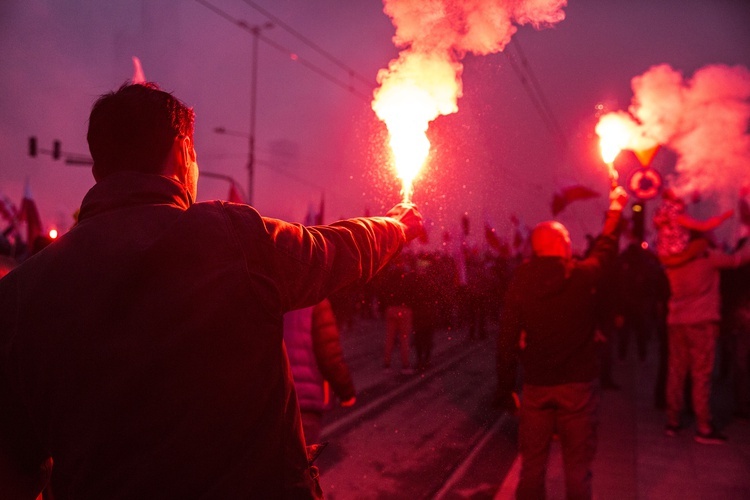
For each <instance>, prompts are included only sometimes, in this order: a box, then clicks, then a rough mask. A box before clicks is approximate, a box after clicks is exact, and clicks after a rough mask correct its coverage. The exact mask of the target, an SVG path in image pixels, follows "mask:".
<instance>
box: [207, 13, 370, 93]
mask: <svg viewBox="0 0 750 500" xmlns="http://www.w3.org/2000/svg"><path fill="white" fill-rule="evenodd" d="M195 1H196V2H198V3H199V4H201V5H203V6H204V7H206V8H207V9H209V10H211V11H212V12H214V13H215V14H217V15H218V16H220V17H221V18H223V19H224V20H226V21H228V22H230V23H232V24H234V25H235V26H237V27H239V28H240V29H242V30H244V31H247V32H248V33H250V34H251V35H253V36H257V37H258V38H259V39H261V40H263V41H264V42H265V43H267V44H268V45H269V46H271V47H273V48H274V49H276V50H278V51H279V52H282V53H284V54H286V55H287V56H288V57H289V58H290V59H291V60H292V61H294V62H297V63H299V64H301V65H302V66H304V67H306V68H307V69H309V70H311V71H313V72H314V73H317V74H318V75H320V76H322V77H323V78H325V79H327V80H328V81H330V82H331V83H333V84H335V85H338V86H339V87H341V88H343V89H344V90H346V91H347V92H349V93H351V94H353V95H355V96H356V97H358V98H360V99H362V100H363V101H365V102H367V103H369V102H370V101H371V100H372V97H371V96H368V95H366V94H363V93H361V92H358V91H357V90H356V89H355V88H354V86H352V85H351V84H350V83H346V82H344V81H343V80H341V79H340V78H338V77H336V76H334V75H332V74H331V73H329V72H328V71H326V70H324V69H322V68H320V67H319V66H316V65H315V64H313V63H312V62H310V61H308V60H306V59H304V58H302V57H300V56H299V54H297V53H295V52H294V51H293V50H291V49H289V48H287V47H285V46H283V45H281V44H280V43H277V42H275V41H273V40H271V39H270V38H268V37H267V36H265V35H263V34H261V33H256V32H255V31H254V30H253V27H252V26H249V25H248V24H247V23H246V22H245V21H240V20H238V19H236V18H234V17H232V16H231V15H230V14H228V13H227V12H225V11H223V10H222V9H220V8H218V7H216V6H215V5H212V4H211V3H209V2H207V1H205V0H195ZM282 27H284V26H282ZM285 29H287V28H285ZM321 50H322V49H321ZM341 64H343V63H341ZM347 70H348V71H349V72H350V75H352V73H351V71H353V70H350V69H349V68H347ZM367 83H368V84H371V82H367Z"/></svg>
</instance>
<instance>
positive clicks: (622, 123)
mask: <svg viewBox="0 0 750 500" xmlns="http://www.w3.org/2000/svg"><path fill="white" fill-rule="evenodd" d="M596 134H597V135H598V136H599V149H600V150H601V153H602V160H604V163H606V164H607V168H609V180H610V182H611V183H612V187H615V186H617V178H618V176H619V175H618V173H617V170H616V169H615V165H614V163H615V158H617V155H618V154H620V151H622V150H623V149H625V147H626V146H627V145H628V144H629V142H630V139H631V137H632V135H633V130H632V127H631V126H630V122H629V121H628V119H627V118H626V117H624V116H622V115H621V114H620V113H608V114H606V115H604V116H602V117H601V119H600V120H599V123H597V125H596Z"/></svg>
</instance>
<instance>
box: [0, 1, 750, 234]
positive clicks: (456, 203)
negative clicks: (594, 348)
mask: <svg viewBox="0 0 750 500" xmlns="http://www.w3.org/2000/svg"><path fill="white" fill-rule="evenodd" d="M207 4H208V5H207ZM253 6H257V7H260V9H263V10H266V11H267V12H269V13H270V14H272V15H273V16H274V17H275V18H277V19H278V20H281V21H283V23H284V26H282V25H279V24H278V23H275V24H276V25H275V26H274V27H272V28H263V29H262V34H261V39H260V40H259V45H258V59H257V64H258V79H257V87H256V89H257V106H256V115H255V118H256V157H257V166H256V176H255V190H254V191H255V192H254V205H255V206H256V207H257V208H258V209H259V211H260V212H261V213H262V214H264V215H268V216H273V217H280V218H285V219H290V220H296V221H302V220H303V219H304V216H305V213H306V212H307V210H308V207H309V206H310V205H311V204H312V205H315V206H316V207H317V206H318V204H319V203H320V200H321V197H324V198H325V221H326V222H331V221H333V220H335V219H337V218H340V217H351V216H358V215H363V214H365V213H366V212H368V211H369V213H370V214H372V215H377V214H381V213H383V212H384V211H385V210H387V209H388V208H390V207H391V206H392V205H393V204H395V203H396V202H398V201H399V192H398V191H399V185H398V184H397V182H396V181H395V178H394V176H393V174H392V172H390V171H389V170H388V168H387V149H386V142H385V141H386V136H385V134H386V130H385V127H384V125H383V124H382V123H381V122H380V121H379V120H378V119H377V118H376V116H375V114H374V112H373V111H372V109H371V107H370V100H371V96H372V92H373V90H374V89H375V88H376V87H377V85H378V84H377V82H376V80H375V77H376V74H377V72H378V70H379V69H381V68H384V67H386V66H387V65H388V62H389V61H390V60H391V59H393V58H394V57H396V56H397V55H398V49H397V48H396V47H395V46H394V45H393V42H392V40H391V38H392V36H393V34H394V27H393V25H392V24H391V20H390V19H389V17H388V16H387V15H385V14H384V13H383V5H382V4H381V2H379V1H378V0H352V1H344V0H314V1H310V0H253V1H252V2H250V1H242V0H205V1H200V2H199V1H196V0H158V1H137V0H132V1H128V2H123V1H121V2H102V1H99V0H65V1H63V0H4V1H2V2H0V67H2V78H1V79H0V117H1V118H2V119H1V120H0V164H1V166H0V195H4V196H6V197H8V198H9V199H10V200H11V201H13V202H14V203H16V204H17V205H18V204H20V200H21V197H22V195H23V192H24V185H25V183H26V181H27V180H28V183H29V185H30V189H31V193H32V195H33V198H34V200H35V201H36V203H37V204H38V206H39V209H40V212H41V216H42V221H43V223H44V225H45V228H47V229H48V228H51V227H56V228H59V229H61V230H65V229H66V228H68V227H69V226H70V224H71V223H72V213H73V212H74V211H75V209H76V208H77V206H78V205H79V203H80V200H81V199H82V197H83V196H84V194H85V193H86V191H87V190H88V189H89V188H90V187H91V185H92V184H93V177H92V175H91V173H90V169H88V168H84V167H76V166H70V165H66V164H65V162H64V161H62V160H59V161H54V160H53V159H52V158H51V157H50V156H48V155H44V154H40V155H39V156H38V157H36V158H31V157H29V155H28V153H27V141H28V137H29V136H36V137H38V141H39V147H40V148H41V149H51V147H52V141H53V140H60V141H61V144H62V150H63V157H69V156H70V155H76V156H77V155H83V156H86V155H87V153H88V149H87V145H86V139H85V135H86V127H87V118H88V114H89V111H90V108H91V105H92V103H93V101H94V100H95V99H96V98H97V96H98V95H100V94H102V93H105V92H108V91H110V90H114V89H116V88H117V87H119V86H120V85H121V84H122V83H124V82H125V81H126V80H128V79H129V78H131V77H132V75H133V65H132V61H131V57H132V56H137V57H139V58H140V60H141V62H142V65H143V70H144V72H145V75H146V78H147V79H148V80H151V81H156V82H158V83H159V84H160V85H161V86H162V87H163V88H164V89H165V90H168V91H172V92H174V93H175V95H176V96H178V97H179V98H181V99H182V100H183V101H185V102H186V103H187V104H188V105H190V106H193V107H194V109H195V111H196V114H197V120H196V138H195V139H196V145H197V150H198V161H199V165H200V167H201V169H202V170H203V171H207V172H215V173H220V174H224V175H228V176H231V177H233V178H235V179H236V180H237V181H238V182H239V183H240V185H241V186H242V187H243V189H247V187H246V186H247V170H246V164H247V157H248V140H247V134H248V132H249V130H250V121H251V113H250V109H251V106H250V94H251V92H250V89H251V67H252V64H251V63H252V45H253V36H252V34H251V33H250V32H249V31H248V29H243V28H242V27H240V26H238V25H237V23H238V22H242V23H244V26H246V27H252V26H263V25H264V23H267V22H269V19H268V18H267V17H265V16H264V15H263V14H262V13H261V12H259V9H257V8H254V7H253ZM564 11H565V13H566V18H565V19H564V20H563V21H561V22H559V23H557V24H555V25H554V26H552V27H548V28H543V29H540V30H537V29H534V28H533V27H530V26H523V27H521V28H520V29H519V31H518V32H517V33H516V34H515V36H514V38H513V42H512V43H511V44H510V45H509V46H508V47H506V49H505V51H504V52H503V53H498V54H492V55H487V56H478V55H467V56H466V57H465V58H464V59H463V64H464V69H463V73H462V80H463V96H462V97H461V98H460V99H459V101H458V107H459V111H458V112H457V113H455V114H452V115H449V116H443V117H440V118H438V119H437V120H435V121H434V122H433V123H432V124H431V126H430V129H429V132H428V135H429V137H430V138H431V140H432V143H433V149H432V153H431V158H430V162H429V164H428V166H427V167H426V169H425V171H424V172H423V175H422V177H421V178H419V179H418V180H417V181H416V185H415V194H414V201H415V203H417V205H418V206H419V207H420V209H421V210H422V212H423V214H424V215H425V217H427V219H428V220H429V228H430V238H431V242H432V244H434V245H437V244H438V243H439V241H440V240H441V234H442V233H443V232H444V231H451V232H453V233H454V234H455V233H456V232H457V231H458V229H457V227H458V225H459V222H460V217H461V215H462V214H464V213H466V214H468V216H469V218H470V220H471V221H472V236H473V237H474V238H475V239H477V240H479V239H481V235H480V233H479V228H480V226H481V225H482V224H483V223H484V221H485V220H487V221H489V222H490V223H491V224H492V225H493V226H495V227H496V228H497V229H498V231H499V232H500V234H501V235H505V234H506V232H508V231H510V222H509V218H510V216H511V214H516V215H517V216H518V217H519V218H520V219H521V220H522V222H523V223H525V224H528V225H530V226H533V225H534V224H535V223H537V222H539V221H541V220H543V219H548V218H551V213H550V208H549V207H550V201H551V199H552V196H553V193H554V192H555V191H556V190H559V189H561V188H563V187H565V186H567V185H571V184H582V185H585V186H587V187H590V188H592V189H595V190H597V191H600V192H602V194H604V193H605V191H606V189H607V173H606V168H605V166H604V165H603V164H602V162H601V160H600V158H599V154H598V147H597V137H596V134H595V133H594V127H595V125H596V123H597V119H598V115H599V114H601V113H602V112H606V111H614V110H620V109H627V108H628V106H629V104H630V102H631V98H632V95H633V90H632V88H631V80H632V79H633V77H636V76H638V75H641V74H643V73H644V72H646V71H647V70H649V68H651V67H652V66H654V65H659V64H668V65H669V66H671V67H672V68H674V69H676V70H678V71H680V72H682V74H683V75H684V77H685V78H686V79H687V78H689V77H690V76H691V75H692V74H693V73H694V72H695V71H697V70H699V69H700V68H702V67H704V66H706V65H710V64H724V65H729V66H735V65H741V66H744V67H746V68H748V67H750V28H749V26H750V2H747V1H742V0H659V1H654V0H630V1H627V2H623V1H621V0H570V1H569V5H568V6H567V7H565V9H564ZM286 27H288V28H292V29H293V30H294V31H295V32H296V33H297V34H298V35H301V36H303V37H304V38H306V39H307V40H308V41H310V42H312V43H314V44H315V45H316V46H317V47H318V48H320V49H322V50H323V51H324V52H325V53H326V54H327V55H328V56H330V58H333V59H335V60H336V61H337V62H332V61H331V60H329V59H330V58H326V57H324V56H323V55H322V54H320V53H319V51H315V50H313V49H312V48H310V47H309V46H308V45H306V44H305V43H303V41H301V40H300V38H299V37H298V36H294V35H293V34H291V33H290V32H289V31H288V30H287V29H286ZM267 40H268V41H267ZM269 41H270V42H271V43H269ZM519 49H520V51H519ZM292 54H294V56H293V55H292ZM509 56H510V57H509ZM514 66H515V68H518V69H520V70H522V71H521V72H520V73H519V72H517V71H516V70H514ZM539 91H541V93H539ZM542 113H544V114H542ZM216 127H224V128H225V129H226V130H229V131H235V132H237V135H230V134H218V133H216V132H215V131H214V129H215V128H216ZM634 162H636V160H635V158H634V157H633V156H632V154H630V153H628V152H624V153H623V154H621V157H620V158H618V163H617V165H618V168H620V169H622V172H621V174H622V175H625V174H626V173H627V170H628V169H630V168H632V167H633V165H635V163H634ZM674 162H675V155H674V154H673V153H671V152H670V151H668V150H665V151H661V152H660V153H659V154H658V155H657V157H656V159H655V163H654V166H655V168H657V169H660V170H661V171H663V173H665V174H666V173H668V172H669V171H671V169H673V168H674ZM748 171H750V166H749V167H748ZM749 175H750V174H749ZM748 181H750V179H748V178H745V179H738V182H737V185H738V186H739V185H740V184H741V183H742V182H748ZM228 190H229V185H228V184H227V182H225V181H223V180H218V179H212V178H208V177H206V176H204V177H202V178H201V181H200V183H199V199H200V200H206V199H215V198H226V197H227V194H228ZM704 205H705V206H704V207H697V208H696V210H697V212H698V215H700V212H701V211H702V210H703V211H706V212H710V211H711V210H713V208H714V207H712V206H710V200H709V201H706V202H704ZM654 207H655V202H649V204H647V210H651V209H652V208H654ZM605 208H606V202H605V198H604V196H602V197H601V198H598V199H593V200H590V201H582V202H577V203H576V204H574V205H572V206H570V207H568V208H567V209H566V210H565V211H564V212H563V213H562V214H560V216H559V220H560V221H561V222H563V223H564V224H566V225H567V226H569V228H570V229H571V232H572V235H573V238H574V244H575V245H576V246H578V247H580V246H582V245H583V242H584V238H583V236H584V235H585V234H586V233H595V232H597V230H598V228H599V224H600V222H601V216H602V211H603V210H604V209H605Z"/></svg>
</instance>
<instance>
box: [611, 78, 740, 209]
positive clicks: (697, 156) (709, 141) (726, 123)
mask: <svg viewBox="0 0 750 500" xmlns="http://www.w3.org/2000/svg"><path fill="white" fill-rule="evenodd" d="M632 88H633V99H632V103H631V105H630V108H629V110H628V111H629V114H627V113H624V112H622V111H620V112H617V114H618V115H620V116H621V117H624V118H623V119H628V120H630V121H631V125H632V124H635V126H636V127H637V129H638V130H639V131H640V137H641V138H645V139H651V140H653V141H654V142H655V143H658V144H661V145H663V146H666V147H668V148H670V149H671V150H673V151H674V152H675V153H676V154H677V163H676V165H675V172H676V173H675V177H674V178H673V179H671V181H672V184H673V186H672V187H674V188H675V189H676V190H677V192H678V193H679V194H682V195H684V194H686V193H690V192H695V191H698V192H700V193H704V194H708V195H713V196H716V197H717V198H718V199H719V200H720V201H723V203H722V204H725V203H726V202H727V201H729V200H734V199H737V195H738V192H739V189H740V188H741V187H743V186H744V187H746V188H747V187H749V186H750V133H749V129H748V127H749V126H750V71H749V70H748V69H747V68H745V67H743V66H731V67H730V66H726V65H720V64H716V65H709V66H705V67H703V68H701V69H699V70H698V71H696V72H695V73H694V74H693V76H692V77H691V78H688V79H686V78H684V77H683V75H682V73H680V72H679V71H677V70H675V69H673V68H671V67H670V66H669V65H666V64H662V65H659V66H654V67H652V68H650V69H649V70H648V71H646V72H645V73H644V74H643V75H640V76H637V77H635V78H633V81H632ZM605 116H606V115H605ZM627 149H638V147H637V145H635V144H631V147H628V148H627Z"/></svg>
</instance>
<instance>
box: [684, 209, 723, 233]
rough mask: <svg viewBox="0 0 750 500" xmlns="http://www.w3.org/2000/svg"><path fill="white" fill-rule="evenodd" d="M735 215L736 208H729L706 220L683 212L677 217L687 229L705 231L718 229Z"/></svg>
mask: <svg viewBox="0 0 750 500" xmlns="http://www.w3.org/2000/svg"><path fill="white" fill-rule="evenodd" d="M733 215H734V210H727V211H726V212H724V213H722V214H719V215H714V216H713V217H710V218H708V219H706V220H697V219H693V218H692V217H690V216H689V215H687V214H681V215H680V216H679V217H677V223H678V224H679V225H681V226H682V227H684V228H686V229H691V230H693V231H698V232H700V233H704V232H706V231H710V230H712V229H716V228H717V227H719V226H720V225H721V223H722V222H724V221H725V220H727V219H729V218H730V217H731V216H733Z"/></svg>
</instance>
